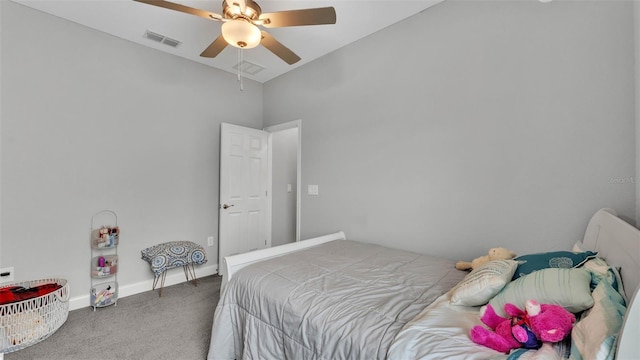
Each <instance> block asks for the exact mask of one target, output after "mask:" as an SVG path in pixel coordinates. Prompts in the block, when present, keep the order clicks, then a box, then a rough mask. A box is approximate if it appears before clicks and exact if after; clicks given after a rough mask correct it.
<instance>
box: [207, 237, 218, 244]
mask: <svg viewBox="0 0 640 360" xmlns="http://www.w3.org/2000/svg"><path fill="white" fill-rule="evenodd" d="M215 239H216V238H215V237H213V236H209V237H208V238H207V245H209V246H213V242H214V241H215Z"/></svg>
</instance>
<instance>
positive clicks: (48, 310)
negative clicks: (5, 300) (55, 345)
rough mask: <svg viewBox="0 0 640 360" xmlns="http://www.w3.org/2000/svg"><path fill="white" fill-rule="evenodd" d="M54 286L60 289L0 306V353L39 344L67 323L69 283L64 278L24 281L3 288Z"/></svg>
mask: <svg viewBox="0 0 640 360" xmlns="http://www.w3.org/2000/svg"><path fill="white" fill-rule="evenodd" d="M47 283H49V284H50V283H56V284H59V285H62V287H61V288H60V289H58V290H56V291H53V292H50V293H48V294H46V295H42V296H39V297H36V298H32V299H27V300H23V301H19V302H15V303H10V304H5V305H0V353H10V352H14V351H18V350H21V349H24V348H26V347H27V346H31V345H33V344H35V343H38V342H40V341H42V340H44V339H46V338H48V337H49V336H50V335H51V334H53V333H54V332H55V331H56V330H58V329H59V328H60V326H62V324H64V322H65V321H67V316H68V315H69V284H68V283H67V280H64V279H42V280H34V281H25V282H19V283H12V284H3V285H2V287H5V286H23V287H25V288H30V287H35V286H39V285H43V284H47Z"/></svg>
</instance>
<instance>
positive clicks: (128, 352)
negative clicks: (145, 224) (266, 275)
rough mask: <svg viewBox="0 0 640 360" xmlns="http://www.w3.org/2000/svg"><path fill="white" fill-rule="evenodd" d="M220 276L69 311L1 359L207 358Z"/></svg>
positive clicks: (176, 359)
mask: <svg viewBox="0 0 640 360" xmlns="http://www.w3.org/2000/svg"><path fill="white" fill-rule="evenodd" d="M221 279H222V278H221V277H219V276H207V277H204V278H202V279H198V286H197V287H195V286H193V284H192V283H181V284H177V285H173V286H169V287H165V288H164V289H163V290H162V297H158V293H157V291H156V292H151V291H147V292H144V293H141V294H137V295H132V296H128V297H125V298H122V299H120V300H118V305H117V306H109V307H106V308H99V309H97V310H96V311H95V312H94V311H93V308H91V307H86V308H82V309H78V310H74V311H71V312H69V317H68V319H67V321H66V322H65V324H64V325H62V327H61V328H60V329H58V331H56V332H55V333H54V334H53V335H51V336H50V337H49V338H47V339H45V340H44V341H42V342H40V343H38V344H35V345H33V346H30V347H28V348H26V349H23V350H20V351H16V352H14V353H9V354H5V356H4V360H21V359H30V360H31V359H34V360H35V359H46V360H58V359H59V360H100V359H131V360H142V359H153V360H164V359H167V360H192V359H205V358H206V356H207V352H208V350H209V340H210V337H211V324H212V321H213V313H214V310H215V307H216V304H217V303H218V300H219V291H220V281H221Z"/></svg>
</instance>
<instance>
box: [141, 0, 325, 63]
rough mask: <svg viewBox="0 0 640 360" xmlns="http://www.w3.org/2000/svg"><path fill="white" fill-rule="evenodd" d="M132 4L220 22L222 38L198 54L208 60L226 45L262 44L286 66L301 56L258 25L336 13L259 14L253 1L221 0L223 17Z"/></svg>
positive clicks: (321, 19)
mask: <svg viewBox="0 0 640 360" xmlns="http://www.w3.org/2000/svg"><path fill="white" fill-rule="evenodd" d="M134 1H137V2H141V3H145V4H149V5H154V6H159V7H162V8H166V9H170V10H175V11H180V12H183V13H187V14H192V15H196V16H200V17H203V18H205V19H209V20H214V21H221V22H223V24H222V29H221V30H222V35H220V36H218V38H216V39H215V40H214V41H213V42H212V43H211V45H209V47H207V48H206V49H205V50H204V51H203V52H202V53H201V54H200V56H202V57H208V58H214V57H216V56H218V54H220V52H222V50H224V48H225V47H226V46H227V45H231V46H235V47H237V48H240V49H251V48H254V47H256V46H258V45H262V46H264V47H265V48H267V49H268V50H269V51H271V52H272V53H274V54H275V55H276V56H278V57H279V58H281V59H282V60H284V61H285V62H286V63H288V64H289V65H291V64H295V63H296V62H298V61H299V60H300V57H299V56H298V55H296V54H295V53H294V52H293V51H291V50H290V49H289V48H287V47H286V46H284V45H282V44H281V43H280V42H279V41H278V40H276V39H275V38H274V37H273V36H271V35H270V34H269V33H268V32H266V31H261V30H260V29H259V28H258V26H263V27H265V28H278V27H287V26H303V25H325V24H335V23H336V11H335V9H334V8H333V7H323V8H314V9H302V10H289V11H278V12H273V13H262V9H261V8H260V6H259V5H258V4H257V3H256V2H254V1H253V0H223V2H222V15H219V14H216V13H212V12H209V11H206V10H200V9H196V8H192V7H189V6H185V5H182V4H176V3H173V2H169V1H164V0H134Z"/></svg>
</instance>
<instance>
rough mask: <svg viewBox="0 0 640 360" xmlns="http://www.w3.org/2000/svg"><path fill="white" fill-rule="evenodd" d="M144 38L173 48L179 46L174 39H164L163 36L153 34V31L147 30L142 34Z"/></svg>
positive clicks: (178, 42)
mask: <svg viewBox="0 0 640 360" xmlns="http://www.w3.org/2000/svg"><path fill="white" fill-rule="evenodd" d="M144 37H146V38H147V39H149V40H153V41H155V42H159V43H163V44H165V45H169V46H171V47H174V48H175V47H178V46H180V44H181V42H180V41H178V40H176V39H172V38H168V37H166V36H164V35H161V34H158V33H155V32H153V31H149V30H147V31H146V32H145V33H144Z"/></svg>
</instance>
